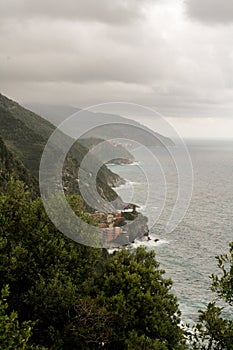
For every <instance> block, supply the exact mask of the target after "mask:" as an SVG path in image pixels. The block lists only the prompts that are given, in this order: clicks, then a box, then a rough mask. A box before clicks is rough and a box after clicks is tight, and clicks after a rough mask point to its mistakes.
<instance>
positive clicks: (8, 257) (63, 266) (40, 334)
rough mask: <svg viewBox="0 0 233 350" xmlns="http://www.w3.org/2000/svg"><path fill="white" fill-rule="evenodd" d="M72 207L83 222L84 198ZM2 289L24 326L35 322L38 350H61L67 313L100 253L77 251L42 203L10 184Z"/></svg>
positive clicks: (1, 204)
mask: <svg viewBox="0 0 233 350" xmlns="http://www.w3.org/2000/svg"><path fill="white" fill-rule="evenodd" d="M71 202H72V203H71V205H72V207H73V209H74V210H75V211H76V212H78V213H79V215H81V216H82V217H83V218H84V220H87V219H88V220H90V218H89V216H88V217H87V215H86V212H85V208H84V206H83V204H82V201H81V200H80V197H77V198H75V197H74V196H72V198H71ZM0 221H1V226H0V271H1V280H0V287H3V285H5V284H9V285H10V288H11V290H12V291H13V293H12V294H11V295H10V297H9V309H10V310H11V311H13V310H16V311H17V312H18V315H19V320H20V321H26V320H32V321H37V323H36V325H35V327H34V332H33V336H32V341H33V342H35V343H36V344H41V345H44V346H48V347H50V348H51V349H52V348H54V349H56V350H57V349H59V348H61V347H62V344H63V330H64V327H65V326H66V325H67V322H68V310H69V308H70V306H71V305H72V304H73V303H74V301H75V300H76V299H77V297H78V295H79V294H82V293H83V288H84V287H83V283H84V281H86V280H87V279H88V278H90V277H91V276H92V273H93V271H94V269H95V266H96V264H97V262H99V260H100V259H101V254H102V251H101V249H94V248H89V247H86V246H82V245H79V244H77V243H75V242H74V241H72V240H70V239H68V238H67V237H65V236H64V235H63V234H61V233H60V232H59V231H58V230H57V229H56V228H55V227H54V225H53V224H52V223H51V221H50V220H49V218H48V217H47V215H46V213H45V210H44V208H43V204H42V202H41V200H40V199H36V200H31V198H30V193H29V191H28V190H27V189H26V188H25V186H24V185H23V184H22V183H21V182H19V181H14V180H11V181H10V182H9V183H8V186H7V189H6V191H5V193H2V194H1V195H0Z"/></svg>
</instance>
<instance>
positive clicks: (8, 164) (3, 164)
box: [0, 137, 39, 195]
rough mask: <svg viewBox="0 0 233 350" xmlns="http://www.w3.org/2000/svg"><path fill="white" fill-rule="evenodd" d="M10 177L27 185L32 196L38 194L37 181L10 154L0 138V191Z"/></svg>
mask: <svg viewBox="0 0 233 350" xmlns="http://www.w3.org/2000/svg"><path fill="white" fill-rule="evenodd" d="M11 176H13V177H14V178H15V179H18V180H20V181H23V182H24V183H25V184H26V185H28V186H29V187H30V190H31V193H32V195H36V194H38V193H39V187H38V182H37V180H36V179H35V178H34V177H33V176H31V174H30V173H29V171H28V170H27V169H26V168H25V167H24V166H23V164H22V163H21V162H20V161H18V160H17V159H16V158H15V157H14V156H13V154H12V152H10V151H9V149H8V148H7V146H6V145H5V143H4V142H3V140H2V138H1V137H0V190H2V189H3V188H4V186H5V184H6V183H7V181H8V180H9V178H10V177H11Z"/></svg>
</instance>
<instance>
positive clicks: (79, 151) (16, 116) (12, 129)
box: [0, 94, 121, 200]
mask: <svg viewBox="0 0 233 350" xmlns="http://www.w3.org/2000/svg"><path fill="white" fill-rule="evenodd" d="M54 130H55V126H54V125H52V124H51V123H49V122H48V121H47V120H45V119H43V118H41V117H40V116H38V115H36V114H35V113H33V112H31V111H29V110H27V109H25V108H23V107H22V106H20V105H19V104H18V103H16V102H15V101H12V100H10V99H8V98H7V97H5V96H3V95H1V94H0V136H1V138H2V140H3V142H4V144H5V147H6V148H7V149H8V150H9V151H10V152H11V153H12V155H13V156H14V157H15V158H16V159H17V160H18V161H20V162H21V163H22V164H23V166H24V167H25V168H26V169H27V171H28V172H29V173H30V175H32V176H34V177H35V178H37V179H38V175H39V174H38V171H39V164H40V159H41V155H42V153H43V149H44V146H45V144H46V142H47V140H48V138H49V137H50V135H51V134H52V132H53V131H54ZM68 139H69V137H68V136H67V135H64V134H62V133H61V141H62V142H67V140H68ZM57 151H59V150H57ZM87 152H88V149H87V148H86V147H84V146H83V145H81V144H80V143H78V142H76V143H75V144H74V146H73V147H72V149H71V150H70V152H69V154H68V156H67V159H66V162H65V165H64V172H63V181H64V187H65V188H66V189H67V191H68V192H69V193H74V192H77V193H78V192H79V189H78V183H77V181H76V179H77V174H78V168H79V167H80V164H81V161H82V159H83V158H84V156H85V155H86V154H87ZM96 162H98V160H97V159H95V158H94V157H93V163H96ZM120 181H121V178H120V177H119V176H118V175H116V174H114V173H112V172H111V171H110V170H109V169H108V168H107V167H106V166H105V165H103V166H102V167H101V169H100V171H99V173H98V176H97V188H98V190H99V192H100V193H101V195H102V196H103V197H104V198H106V199H108V200H113V199H116V197H117V195H116V193H115V192H114V191H113V190H112V188H111V187H113V186H115V185H116V184H117V183H119V182H120Z"/></svg>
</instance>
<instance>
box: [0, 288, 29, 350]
mask: <svg viewBox="0 0 233 350" xmlns="http://www.w3.org/2000/svg"><path fill="white" fill-rule="evenodd" d="M7 297H9V286H8V285H6V286H5V287H4V288H3V289H2V293H1V299H0V348H1V349H4V350H15V349H17V350H26V349H29V348H30V346H29V344H28V340H29V338H30V337H31V335H32V326H33V324H32V322H30V321H29V322H23V323H22V325H21V326H20V325H19V321H18V314H17V312H15V311H12V312H11V313H7V309H8V303H7V299H6V298H7Z"/></svg>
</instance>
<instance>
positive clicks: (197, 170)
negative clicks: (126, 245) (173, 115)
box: [109, 141, 233, 322]
mask: <svg viewBox="0 0 233 350" xmlns="http://www.w3.org/2000/svg"><path fill="white" fill-rule="evenodd" d="M187 146H188V150H189V152H190V156H191V159H192V163H193V171H194V189H193V195H192V200H191V203H190V207H189V209H188V212H187V213H186V215H185V217H184V219H183V220H182V222H181V223H180V224H179V226H178V227H177V228H176V229H175V230H174V231H173V232H172V233H170V234H166V233H165V230H164V224H165V223H166V220H167V218H168V216H169V214H170V212H171V210H172V208H173V205H174V200H175V198H176V193H177V173H176V171H175V168H174V164H172V162H171V160H170V159H166V156H165V155H164V154H163V151H162V150H161V159H162V160H163V161H162V163H163V164H162V167H163V171H164V173H165V175H166V178H167V199H166V203H165V208H164V210H163V212H162V215H161V217H160V218H159V220H158V221H157V222H156V223H155V225H154V227H153V229H152V230H151V237H152V240H151V241H149V242H148V243H146V246H147V248H148V249H154V250H155V251H156V254H157V259H158V261H159V262H160V264H161V267H162V268H164V269H165V270H166V275H167V276H169V277H171V278H172V280H173V282H174V287H173V291H174V293H175V294H176V296H177V297H178V301H179V304H180V309H181V311H182V320H183V321H185V322H192V321H195V320H196V319H197V315H198V309H204V307H205V305H206V304H207V303H208V302H209V301H212V300H213V298H214V297H215V295H214V294H213V293H212V292H211V291H210V286H211V279H210V277H209V276H210V275H211V274H212V273H217V272H218V267H217V261H216V259H215V257H216V256H217V255H219V254H222V253H226V252H227V251H228V248H229V243H230V242H231V241H233V141H187ZM158 152H160V151H158V150H157V154H158ZM158 158H159V157H158ZM109 167H110V168H111V170H113V171H114V172H116V173H118V174H119V175H120V176H122V177H123V178H125V179H126V180H127V182H126V184H125V185H122V186H120V187H118V188H117V192H118V193H119V195H120V196H121V197H122V198H123V199H124V200H126V201H127V200H129V199H130V200H132V201H133V202H135V203H138V204H139V205H141V206H142V208H141V211H142V212H143V213H144V214H145V215H147V216H148V217H149V220H153V215H155V214H156V210H158V207H159V205H158V206H157V204H156V202H155V201H154V200H153V202H151V203H149V204H150V205H149V206H147V208H145V206H144V205H143V203H144V202H145V193H146V189H145V186H146V185H145V177H144V175H143V173H142V171H141V170H140V164H137V163H134V164H131V165H110V166H109ZM147 171H150V168H149V167H148V168H147ZM153 171H154V170H153ZM152 175H153V179H154V184H153V186H157V185H158V184H160V180H159V178H157V176H158V177H159V176H160V175H159V174H156V172H155V173H153V174H152ZM160 178H161V176H160ZM158 187H159V186H158ZM159 190H160V189H159V188H158V203H160V202H159V201H160V199H161V198H160V192H159ZM155 238H159V242H158V243H155V242H154V239H155ZM138 244H139V243H137V244H135V246H137V245H138Z"/></svg>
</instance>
